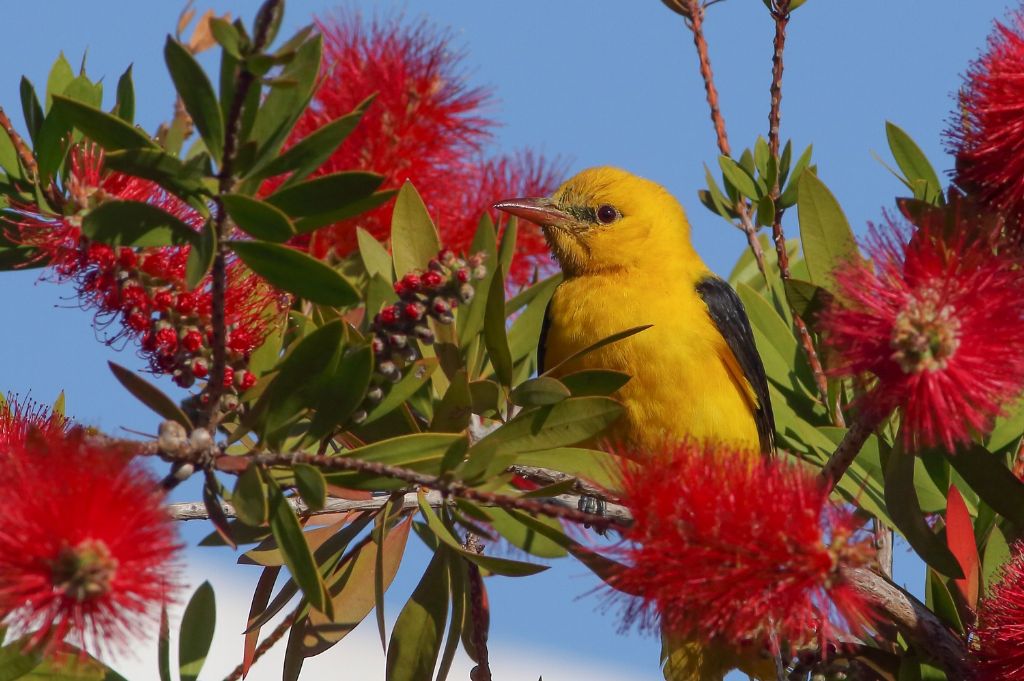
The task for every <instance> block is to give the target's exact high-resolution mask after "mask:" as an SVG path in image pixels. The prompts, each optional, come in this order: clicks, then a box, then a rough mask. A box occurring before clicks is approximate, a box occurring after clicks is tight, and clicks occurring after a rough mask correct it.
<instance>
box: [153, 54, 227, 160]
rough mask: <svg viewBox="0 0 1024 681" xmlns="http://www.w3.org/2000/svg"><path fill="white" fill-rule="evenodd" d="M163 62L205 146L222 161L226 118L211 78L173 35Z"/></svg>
mask: <svg viewBox="0 0 1024 681" xmlns="http://www.w3.org/2000/svg"><path fill="white" fill-rule="evenodd" d="M164 61H165V62H167V70H168V71H170V73H171V80H172V81H174V89H175V90H177V91H178V96H180V97H181V101H182V102H183V103H184V104H185V110H186V111H188V114H189V116H191V117H192V121H193V122H194V123H195V125H196V128H197V129H198V130H199V134H200V135H202V137H203V142H205V143H206V148H207V149H209V150H210V154H212V155H213V157H214V158H215V159H218V160H219V159H220V157H221V155H222V154H223V153H224V120H223V119H222V118H221V112H220V105H219V104H218V103H217V94H216V93H215V92H214V91H213V85H212V84H211V83H210V79H209V78H207V77H206V72H205V71H203V68H202V67H201V66H199V62H197V61H196V60H195V57H193V56H192V55H191V53H189V51H188V49H187V48H186V47H185V46H184V45H182V44H181V43H179V42H178V41H177V40H175V39H174V38H172V37H170V36H167V42H166V43H165V44H164Z"/></svg>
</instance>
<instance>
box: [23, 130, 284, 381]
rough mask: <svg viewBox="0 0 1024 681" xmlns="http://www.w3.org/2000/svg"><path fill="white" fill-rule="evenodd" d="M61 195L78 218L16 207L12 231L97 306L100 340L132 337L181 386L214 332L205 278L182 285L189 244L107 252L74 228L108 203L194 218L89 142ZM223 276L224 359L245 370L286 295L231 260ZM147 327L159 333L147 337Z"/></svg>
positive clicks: (75, 155) (196, 221)
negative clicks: (112, 164)
mask: <svg viewBox="0 0 1024 681" xmlns="http://www.w3.org/2000/svg"><path fill="white" fill-rule="evenodd" d="M68 194H69V206H70V207H72V208H73V209H77V211H78V212H77V214H74V215H70V216H66V217H65V216H60V217H55V216H50V215H43V214H40V213H39V212H38V211H36V210H35V209H34V207H31V206H21V207H17V208H16V210H15V213H16V214H17V215H19V219H17V220H16V221H15V223H14V228H15V230H16V233H15V234H14V235H13V236H14V237H15V238H16V240H18V241H20V242H21V243H24V244H26V245H29V246H33V247H35V248H36V249H38V250H39V251H40V257H41V258H42V259H44V260H46V261H48V262H49V263H50V264H52V265H54V266H55V272H56V278H57V279H58V280H59V281H66V280H71V281H74V282H75V284H76V285H77V292H78V296H79V300H80V303H81V305H82V306H83V307H87V308H95V309H96V311H97V312H96V322H97V324H98V325H99V326H102V327H103V328H104V329H105V330H106V329H110V328H111V327H113V328H114V330H113V331H108V333H107V334H106V335H107V338H106V340H107V342H108V343H110V344H113V343H115V342H116V341H118V340H120V339H132V340H136V341H138V342H139V343H140V346H141V350H142V353H143V354H144V355H145V356H146V358H147V359H148V360H149V363H150V369H151V370H152V371H154V372H155V373H165V374H171V375H172V376H173V377H174V378H175V380H176V381H177V382H178V384H179V385H181V386H183V387H187V386H189V385H191V383H192V381H193V377H194V374H193V372H192V371H191V364H192V362H193V360H194V359H196V358H197V357H208V356H209V355H210V354H211V352H210V348H209V347H208V345H209V341H208V340H207V338H208V337H209V334H210V331H211V329H212V326H211V312H212V297H211V294H210V288H211V281H210V279H209V278H207V280H206V281H204V282H201V283H200V284H199V286H198V287H197V288H196V289H195V290H192V291H188V290H186V286H185V264H186V262H187V260H188V253H189V249H188V247H180V248H179V247H165V248H150V249H144V250H140V251H133V250H132V249H129V248H121V249H118V250H116V251H115V250H114V249H112V248H111V247H109V246H107V245H105V244H99V243H91V242H89V241H88V240H87V239H86V238H84V237H83V236H82V234H81V230H80V229H78V227H77V226H76V225H77V224H78V223H79V221H80V219H81V217H82V215H83V214H84V213H85V212H87V211H88V210H90V209H91V208H93V207H95V206H96V205H98V204H99V203H102V202H103V201H106V200H110V199H127V200H133V201H141V202H144V203H149V204H151V205H155V206H157V207H159V208H161V209H162V210H165V211H167V212H169V213H171V214H173V215H175V216H176V217H178V218H180V219H181V220H182V221H184V222H185V223H187V224H189V225H192V226H193V227H195V228H197V229H198V228H199V227H200V226H201V225H202V223H203V218H202V216H201V215H199V214H198V213H197V212H196V211H195V210H193V209H192V208H191V207H190V206H188V205H187V204H186V203H185V202H183V201H181V200H180V199H178V198H177V197H175V196H172V195H170V194H168V193H167V192H166V191H164V190H163V189H161V188H160V187H159V186H158V185H156V184H155V183H152V182H149V181H147V180H142V179H139V178H135V177H129V176H126V175H122V174H120V173H116V172H105V171H104V169H103V154H102V152H100V151H98V150H97V149H96V148H95V147H92V146H84V147H81V146H80V147H76V148H75V149H73V150H72V152H71V173H70V175H69V179H68ZM227 278H228V286H227V292H226V296H225V323H226V325H227V327H228V329H229V330H230V331H229V334H228V339H229V342H228V361H229V362H230V363H231V364H232V365H233V366H232V368H237V369H243V368H244V367H245V366H246V365H247V363H248V357H249V355H250V354H251V353H252V352H253V351H254V350H255V349H256V348H257V347H259V346H260V344H261V343H262V342H263V339H264V338H265V337H266V334H267V332H268V329H269V326H270V324H271V323H272V321H273V319H272V317H273V315H272V314H270V313H269V312H268V311H269V310H272V309H273V308H274V306H275V305H276V306H277V309H278V310H279V311H280V310H283V309H284V307H286V305H284V304H283V299H284V298H286V296H282V294H279V293H277V292H275V291H274V290H273V289H271V288H270V286H269V285H268V284H266V283H265V282H264V281H263V280H262V279H260V278H259V277H257V276H255V275H253V273H252V272H251V271H249V270H248V269H247V268H246V267H245V266H244V265H243V264H242V263H241V262H240V261H238V260H232V261H231V262H229V264H228V273H227ZM115 324H116V326H115ZM189 327H192V328H197V329H198V330H196V331H195V332H194V333H189V334H186V336H185V337H184V338H183V339H182V343H181V345H180V346H179V345H178V334H179V333H181V331H182V329H184V328H189ZM154 329H158V330H157V331H156V332H155V333H154ZM196 375H197V374H196Z"/></svg>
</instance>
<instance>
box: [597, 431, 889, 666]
mask: <svg viewBox="0 0 1024 681" xmlns="http://www.w3.org/2000/svg"><path fill="white" fill-rule="evenodd" d="M624 454H625V456H623V457H621V459H620V460H621V461H622V462H623V466H622V494H621V499H622V503H623V504H625V505H626V506H627V507H628V508H629V509H630V511H631V512H632V514H633V518H634V521H633V525H632V526H631V527H630V528H629V530H627V532H626V534H625V539H626V543H625V544H624V545H623V546H622V547H621V548H620V549H619V554H620V558H621V562H623V563H624V565H625V566H626V567H625V569H624V570H623V571H621V572H620V573H619V574H617V575H616V576H615V577H613V578H612V580H611V581H610V582H609V583H610V584H611V585H612V586H613V587H615V588H617V589H619V590H621V591H622V592H624V593H625V594H630V596H628V597H627V596H622V595H617V596H616V597H615V598H616V599H622V598H625V599H626V600H627V607H626V610H625V623H626V624H627V625H629V624H632V623H634V622H636V623H640V624H641V625H642V626H643V625H646V626H652V625H655V624H657V623H659V622H660V623H661V625H662V626H663V628H664V630H665V631H667V632H669V633H671V634H673V635H679V636H682V637H684V638H688V639H696V640H701V641H705V642H709V641H712V640H714V641H716V642H719V643H724V644H726V645H735V646H737V647H740V646H745V645H749V643H750V642H751V641H754V642H757V644H760V645H767V646H769V647H776V646H777V643H776V642H789V643H790V644H799V643H801V642H806V641H807V640H808V638H809V637H811V636H816V637H817V639H818V640H819V642H820V643H821V644H822V645H823V646H824V644H827V643H835V642H836V641H837V640H838V637H839V635H840V634H843V633H845V632H846V631H850V632H851V633H853V632H856V630H858V629H860V628H863V627H866V626H870V612H869V606H868V605H867V603H866V602H865V601H864V599H863V597H862V596H861V595H860V594H859V593H858V592H857V591H855V590H854V588H853V587H852V586H850V585H849V584H847V583H846V582H845V581H844V579H843V577H842V572H841V571H840V567H844V566H854V567H856V566H860V565H864V564H866V563H867V562H868V561H869V560H870V559H871V557H872V555H873V552H874V549H873V548H872V546H871V542H870V538H868V537H864V538H863V539H860V538H858V536H857V532H856V530H855V528H856V527H858V524H857V522H856V520H855V518H854V515H853V511H852V509H850V508H848V507H837V506H834V505H832V504H831V503H830V502H829V501H828V492H827V491H826V490H825V489H824V488H823V487H822V486H821V485H820V484H819V483H818V481H817V478H816V476H815V475H814V473H813V472H812V471H810V470H809V469H807V468H804V467H802V466H801V465H799V464H796V463H788V462H783V461H779V460H767V459H761V458H759V457H758V456H757V455H756V454H752V453H749V452H744V451H733V450H728V449H725V448H716V447H713V446H711V445H700V444H695V443H692V442H684V443H680V444H678V445H676V446H674V447H671V448H669V449H668V450H667V451H665V452H659V453H648V452H640V453H634V452H624ZM630 459H632V460H633V461H637V460H639V461H640V463H638V464H637V463H633V462H632V461H630ZM857 633H859V632H857Z"/></svg>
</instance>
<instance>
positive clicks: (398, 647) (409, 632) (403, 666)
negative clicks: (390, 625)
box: [385, 551, 448, 681]
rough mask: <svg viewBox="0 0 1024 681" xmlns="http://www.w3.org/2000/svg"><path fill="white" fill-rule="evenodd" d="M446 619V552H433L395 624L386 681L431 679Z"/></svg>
mask: <svg viewBox="0 0 1024 681" xmlns="http://www.w3.org/2000/svg"><path fill="white" fill-rule="evenodd" d="M447 618H448V552H446V551H437V552H435V553H434V557H433V559H432V560H431V561H430V565H428V566H427V570H426V572H424V573H423V577H422V578H421V579H420V582H419V584H417V585H416V589H415V590H414V591H413V593H412V596H411V597H410V598H409V602H408V603H406V604H405V607H403V608H402V611H401V612H400V613H399V614H398V619H397V620H396V621H395V628H394V629H393V630H392V632H391V643H390V645H389V646H388V656H387V670H386V675H385V678H386V679H387V681H424V680H425V679H430V678H431V677H432V676H433V674H434V666H435V665H436V664H437V656H438V653H439V652H440V650H441V637H442V635H443V634H444V625H445V620H446V619H447Z"/></svg>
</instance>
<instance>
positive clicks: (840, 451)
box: [819, 409, 886, 490]
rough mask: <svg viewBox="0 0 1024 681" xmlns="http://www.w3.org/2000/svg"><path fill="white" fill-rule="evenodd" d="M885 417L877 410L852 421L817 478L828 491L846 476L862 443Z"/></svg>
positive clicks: (865, 413)
mask: <svg viewBox="0 0 1024 681" xmlns="http://www.w3.org/2000/svg"><path fill="white" fill-rule="evenodd" d="M885 417H886V414H884V413H883V412H882V411H881V410H879V409H871V410H868V411H865V412H862V413H861V415H860V418H858V419H857V420H856V421H854V422H853V425H852V426H850V429H849V430H848V431H846V436H845V437H844V438H843V441H842V442H840V443H839V446H838V447H836V450H835V451H834V452H832V456H830V457H829V459H828V461H827V462H826V463H825V465H824V467H822V469H821V473H820V475H819V478H820V480H821V483H822V484H823V485H825V486H826V487H827V488H828V489H829V490H833V489H835V487H836V485H837V484H838V483H839V480H840V479H842V477H843V476H844V475H846V471H847V470H849V468H850V464H852V463H853V460H854V459H856V458H857V454H859V453H860V450H861V448H862V447H863V446H864V443H865V442H867V439H868V438H869V437H871V434H872V433H874V432H875V429H876V428H878V426H879V425H880V424H881V423H882V421H883V420H884V419H885Z"/></svg>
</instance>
